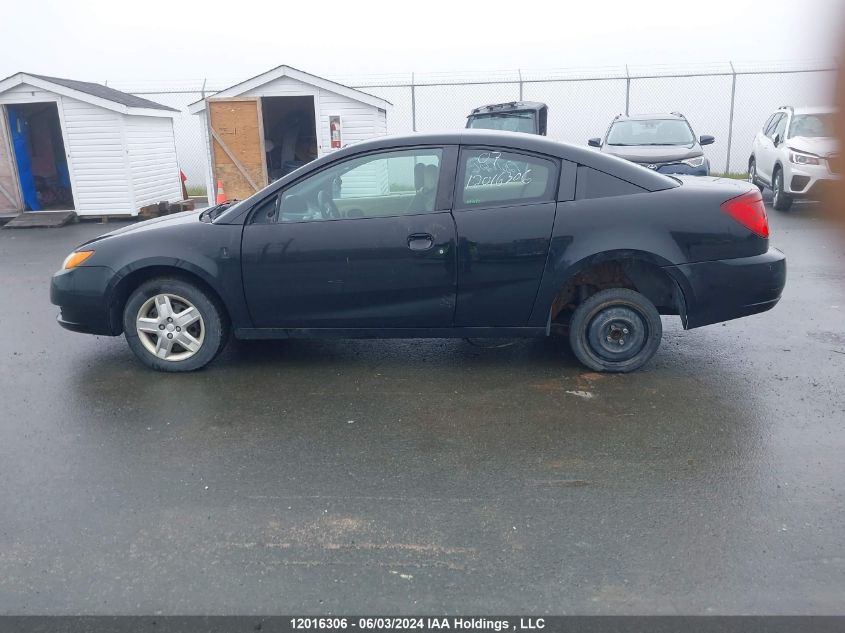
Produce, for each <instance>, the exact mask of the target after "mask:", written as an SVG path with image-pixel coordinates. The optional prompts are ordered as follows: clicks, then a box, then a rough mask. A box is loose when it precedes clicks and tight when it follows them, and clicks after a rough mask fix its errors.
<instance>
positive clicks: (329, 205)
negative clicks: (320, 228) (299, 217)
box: [317, 190, 340, 220]
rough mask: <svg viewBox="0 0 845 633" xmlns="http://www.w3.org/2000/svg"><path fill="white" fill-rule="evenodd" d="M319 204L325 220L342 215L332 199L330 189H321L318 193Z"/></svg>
mask: <svg viewBox="0 0 845 633" xmlns="http://www.w3.org/2000/svg"><path fill="white" fill-rule="evenodd" d="M317 206H318V207H319V209H320V215H322V216H323V219H324V220H330V219H333V218H339V217H340V210H339V209H338V208H337V205H336V204H335V203H334V200H332V197H331V194H329V192H328V191H325V190H321V191H320V192H319V193H318V194H317Z"/></svg>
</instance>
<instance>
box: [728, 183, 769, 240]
mask: <svg viewBox="0 0 845 633" xmlns="http://www.w3.org/2000/svg"><path fill="white" fill-rule="evenodd" d="M722 211H724V212H725V213H727V214H728V215H729V216H731V217H732V218H733V219H734V220H736V221H737V222H739V223H740V224H741V225H742V226H744V227H745V228H747V229H748V230H750V231H753V232H754V233H756V234H757V235H759V236H760V237H769V218H768V217H767V216H766V207H765V206H764V205H763V196H761V195H760V192H759V191H756V190H755V191H749V192H748V193H744V194H742V195H741V196H737V197H736V198H731V199H730V200H726V201H725V202H723V203H722Z"/></svg>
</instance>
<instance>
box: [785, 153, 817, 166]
mask: <svg viewBox="0 0 845 633" xmlns="http://www.w3.org/2000/svg"><path fill="white" fill-rule="evenodd" d="M789 162H790V163H795V164H796V165H818V164H819V159H818V156H813V155H812V154H802V153H801V152H796V151H795V150H794V149H791V150H789Z"/></svg>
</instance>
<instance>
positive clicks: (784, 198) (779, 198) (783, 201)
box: [772, 168, 792, 211]
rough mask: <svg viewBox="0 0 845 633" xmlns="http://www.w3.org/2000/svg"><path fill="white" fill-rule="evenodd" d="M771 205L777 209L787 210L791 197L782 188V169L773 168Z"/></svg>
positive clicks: (790, 203)
mask: <svg viewBox="0 0 845 633" xmlns="http://www.w3.org/2000/svg"><path fill="white" fill-rule="evenodd" d="M772 206H773V207H774V208H775V209H777V210H778V211H789V209H790V207H792V197H791V196H790V195H789V194H787V193H785V192H784V190H783V170H782V169H780V168H775V173H774V174H773V175H772Z"/></svg>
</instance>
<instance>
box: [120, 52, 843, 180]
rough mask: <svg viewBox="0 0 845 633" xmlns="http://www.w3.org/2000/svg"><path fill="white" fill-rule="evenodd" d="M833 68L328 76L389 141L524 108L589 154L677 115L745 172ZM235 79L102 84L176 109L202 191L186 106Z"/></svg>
mask: <svg viewBox="0 0 845 633" xmlns="http://www.w3.org/2000/svg"><path fill="white" fill-rule="evenodd" d="M833 74H834V64H833V63H831V62H821V63H808V62H803V63H800V64H786V63H776V64H754V65H751V64H738V63H736V64H734V63H730V62H727V63H723V64H710V65H706V66H695V67H693V66H686V67H683V68H678V67H668V66H663V67H627V66H623V67H618V68H617V67H613V68H601V69H590V70H571V69H570V70H553V71H549V70H545V71H527V70H514V71H496V72H477V73H439V74H438V73H428V74H424V75H421V74H417V73H409V74H401V75H381V76H360V75H359V76H355V77H333V78H332V79H334V80H336V81H339V82H340V83H343V84H345V85H347V86H350V87H353V88H358V89H360V90H363V91H365V92H368V93H370V94H373V95H376V96H378V97H381V98H383V99H386V100H388V101H390V102H391V103H392V104H393V107H392V109H391V110H390V111H389V112H388V115H387V123H388V131H389V132H390V133H403V132H411V131H420V132H426V131H432V130H444V129H457V128H462V127H464V125H465V123H466V116H467V114H469V112H470V110H472V109H473V108H475V107H477V106H479V105H484V104H487V103H498V102H503V101H514V100H519V99H522V100H526V101H543V102H545V103H547V104H548V106H549V123H548V135H549V137H551V138H554V139H557V140H560V141H564V142H567V143H574V144H577V145H585V144H586V141H587V139H588V138H590V137H594V136H602V135H603V134H604V132H605V131H606V130H607V127H608V125H609V123H610V121H611V120H612V119H613V117H614V116H616V115H617V114H619V113H625V112H628V113H631V114H635V113H647V112H681V113H683V114H684V115H685V116H686V117H687V118H688V119H689V121H690V123H691V124H692V126H693V129H694V130H695V132H696V134H713V135H714V136H715V137H716V143H715V144H714V145H711V146H708V147H707V148H706V149H705V152H706V153H707V156H708V157H709V159H710V164H711V169H712V170H713V171H714V172H734V173H736V172H740V173H741V172H745V171H746V169H747V166H748V158H749V156H750V153H751V144H752V142H753V140H754V135H755V134H756V132H757V130H758V129H759V128H760V126H761V125H762V124H763V122H764V121H765V120H766V118H767V117H768V116H769V115H770V114H771V113H772V111H774V110H775V109H776V108H778V107H779V106H782V105H785V104H789V105H823V104H828V103H831V101H832V94H833ZM241 80H242V79H240V80H238V79H232V80H228V81H227V80H222V79H221V80H210V79H204V80H190V81H167V82H164V81H161V82H158V81H154V80H149V81H144V82H131V83H130V82H115V81H110V82H108V85H109V86H111V87H113V88H117V89H120V90H124V91H126V92H131V93H133V94H137V95H141V96H143V97H145V98H147V99H151V100H153V101H157V102H159V103H162V104H165V105H169V106H171V107H174V108H178V109H180V110H181V112H182V114H181V115H179V116H177V117H176V119H175V131H176V144H177V150H178V153H179V160H180V164H181V167H182V170H183V171H184V172H185V174H186V175H187V176H188V185H189V186H192V187H198V188H199V187H202V186H204V183H205V173H206V165H207V148H206V147H205V144H204V141H203V136H202V128H201V125H202V119H201V118H200V117H199V116H196V115H191V114H188V112H187V106H188V105H189V104H191V103H193V102H195V101H198V100H200V99H203V98H204V97H207V96H212V95H213V94H214V93H215V92H217V91H219V90H222V89H224V88H226V87H227V86H230V85H232V84H235V83H238V81H241Z"/></svg>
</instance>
